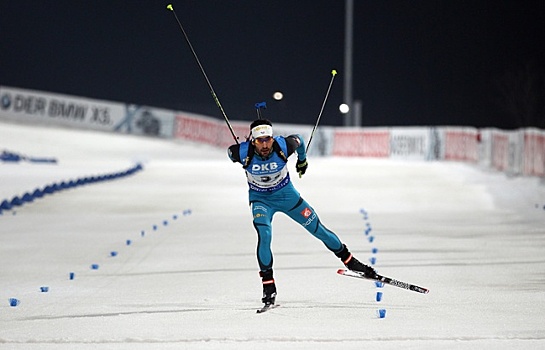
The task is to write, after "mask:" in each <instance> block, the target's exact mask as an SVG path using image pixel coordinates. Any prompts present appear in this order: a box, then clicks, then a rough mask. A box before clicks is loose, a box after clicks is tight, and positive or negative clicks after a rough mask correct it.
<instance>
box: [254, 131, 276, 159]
mask: <svg viewBox="0 0 545 350" xmlns="http://www.w3.org/2000/svg"><path fill="white" fill-rule="evenodd" d="M272 144H273V138H272V137H271V136H264V137H258V138H256V139H255V140H254V145H255V150H256V152H257V154H259V155H260V156H261V157H268V156H269V154H271V152H272Z"/></svg>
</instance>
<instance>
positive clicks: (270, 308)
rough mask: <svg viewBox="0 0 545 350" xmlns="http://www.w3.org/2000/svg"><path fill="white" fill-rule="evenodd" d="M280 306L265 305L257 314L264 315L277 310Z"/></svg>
mask: <svg viewBox="0 0 545 350" xmlns="http://www.w3.org/2000/svg"><path fill="white" fill-rule="evenodd" d="M279 306H280V305H277V304H265V305H263V307H262V308H261V309H257V311H256V313H258V314H262V313H264V312H267V311H269V310H272V309H276V308H277V307H279Z"/></svg>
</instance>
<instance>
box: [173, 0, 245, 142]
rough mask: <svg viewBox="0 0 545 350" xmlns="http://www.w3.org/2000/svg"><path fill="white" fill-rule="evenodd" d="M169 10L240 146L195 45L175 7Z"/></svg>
mask: <svg viewBox="0 0 545 350" xmlns="http://www.w3.org/2000/svg"><path fill="white" fill-rule="evenodd" d="M167 9H168V10H170V11H172V13H173V14H174V18H176V22H178V26H179V27H180V29H181V30H182V33H183V35H184V38H185V41H186V42H187V45H188V46H189V48H190V49H191V52H192V53H193V57H195V60H196V61H197V64H198V65H199V68H200V69H201V72H202V75H203V76H204V79H205V80H206V83H207V84H208V87H209V88H210V93H211V94H212V98H213V99H214V102H216V105H217V106H218V108H219V109H220V111H221V114H222V115H223V119H225V123H227V127H228V128H229V131H230V132H231V135H232V136H233V138H234V139H235V142H236V143H237V144H238V137H237V136H236V135H235V131H234V130H233V127H232V126H231V123H230V122H229V118H227V114H225V111H224V110H223V107H222V106H221V103H220V100H219V98H218V96H217V95H216V92H215V91H214V88H213V87H212V84H211V83H210V80H209V79H208V76H207V75H206V72H205V71H204V68H203V66H202V64H201V61H200V60H199V57H197V53H196V52H195V50H194V49H193V45H191V41H189V37H188V36H187V33H186V32H185V30H184V27H183V26H182V22H180V20H179V19H178V16H177V15H176V11H174V7H172V4H168V5H167Z"/></svg>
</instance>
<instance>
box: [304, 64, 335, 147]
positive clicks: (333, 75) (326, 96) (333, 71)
mask: <svg viewBox="0 0 545 350" xmlns="http://www.w3.org/2000/svg"><path fill="white" fill-rule="evenodd" d="M335 75H337V71H336V70H335V69H333V70H332V71H331V81H330V82H329V87H328V88H327V92H326V94H325V98H324V102H323V103H322V109H320V113H319V114H318V119H317V120H316V124H315V125H314V128H313V129H312V132H311V133H310V137H309V139H308V144H307V151H308V148H309V147H310V142H311V141H312V137H313V136H314V132H316V128H318V124H319V123H320V118H321V117H322V112H323V111H324V107H325V104H326V102H327V99H328V97H329V91H330V90H331V85H333V80H334V79H335Z"/></svg>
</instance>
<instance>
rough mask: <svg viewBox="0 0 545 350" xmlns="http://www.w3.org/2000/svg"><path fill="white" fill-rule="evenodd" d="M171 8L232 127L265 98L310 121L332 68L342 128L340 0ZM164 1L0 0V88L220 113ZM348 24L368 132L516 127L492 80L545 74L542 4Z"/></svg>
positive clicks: (286, 117)
mask: <svg viewBox="0 0 545 350" xmlns="http://www.w3.org/2000/svg"><path fill="white" fill-rule="evenodd" d="M171 2H172V4H173V6H174V9H175V10H176V13H177V15H178V17H179V18H180V20H181V22H182V24H183V26H184V28H185V30H186V32H187V33H188V35H189V38H190V40H191V42H192V44H193V46H194V48H195V50H196V52H197V55H198V56H199V59H200V60H201V63H202V64H203V66H204V69H205V70H206V73H207V75H208V77H209V79H210V81H211V83H212V85H213V87H214V89H215V91H216V93H217V95H218V97H219V99H220V101H221V103H222V105H223V107H224V109H225V111H226V113H227V115H228V116H229V118H230V119H232V120H252V119H255V117H256V113H255V109H254V104H255V103H256V102H261V101H266V102H267V105H268V109H267V110H266V111H264V116H265V117H267V118H270V119H271V120H273V121H276V122H285V123H306V124H313V123H314V122H315V120H316V118H317V116H318V113H319V111H320V107H321V104H322V101H323V98H324V96H325V92H326V90H327V86H328V84H329V81H330V78H331V70H332V69H336V70H337V71H338V72H339V74H338V75H337V76H336V78H335V82H334V85H333V88H332V91H331V94H330V98H329V100H328V103H327V106H326V109H325V111H324V114H323V116H322V119H321V123H322V124H325V125H342V122H343V118H342V115H341V114H340V112H338V105H339V104H340V103H341V102H343V101H342V91H343V79H344V78H343V63H344V57H343V55H344V5H345V3H344V1H343V0H296V1H294V0H289V1H288V0H277V1H272V0H270V1H263V0H251V1H250V0H238V1H227V0H224V1H221V0H200V1H196V0H183V1H182V0H172V1H171ZM168 3H169V1H158V0H131V1H126V0H125V1H120V0H93V1H74V0H72V1H67V0H50V1H44V0H0V85H5V86H14V87H22V88H28V89H37V90H44V91H51V92H59V93H66V94H72V95H77V96H85V97H91V98H98V99H105V100H112V101H120V102H128V103H135V104H143V105H148V106H156V107H163V108H167V109H176V110H184V111H192V112H196V113H201V114H206V115H211V116H214V117H218V118H221V114H220V112H219V110H218V108H217V107H216V105H215V103H214V101H213V100H212V98H211V95H210V93H209V89H208V86H207V85H206V82H205V80H204V78H203V76H202V74H201V72H200V70H199V68H198V66H197V64H196V62H195V60H194V58H193V56H192V54H191V51H190V50H189V47H188V46H187V44H186V43H185V41H184V39H183V36H182V32H181V31H180V29H179V27H178V24H177V23H176V21H175V19H174V16H173V14H172V12H171V11H168V10H167V9H166V5H167V4H168ZM354 17H355V18H354V56H353V62H354V67H353V69H354V77H353V95H354V98H355V99H359V100H362V102H363V125H364V126H395V125H474V126H477V127H486V126H497V127H501V128H513V127H517V126H519V125H518V124H517V122H516V121H515V120H514V118H513V117H510V116H508V115H507V113H506V108H505V107H504V106H502V104H501V102H498V101H499V98H498V94H497V91H496V90H497V86H498V83H497V81H498V80H500V79H501V78H502V77H505V76H506V74H507V73H509V72H512V73H514V72H517V71H520V70H521V67H524V66H525V65H527V64H529V63H532V64H533V65H531V67H532V70H531V72H530V76H533V77H542V75H543V71H544V69H543V67H544V62H545V1H543V0H539V1H524V0H522V1H519V0H512V1H503V0H496V1H492V0H490V1H485V0H450V1H442V0H427V1H421V0H415V1H409V0H399V1H387V0H382V1H376V0H374V1H371V0H369V1H368V0H355V16H354ZM504 85H505V84H504ZM276 90H281V91H283V93H284V96H285V98H284V100H283V101H282V102H281V103H279V102H276V101H274V100H273V99H272V97H271V96H272V93H273V92H274V91H276ZM541 91H543V90H541ZM541 96H542V97H541V101H543V99H544V97H543V96H544V95H543V94H542V95H541ZM541 107H542V105H541ZM519 124H520V123H519Z"/></svg>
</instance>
